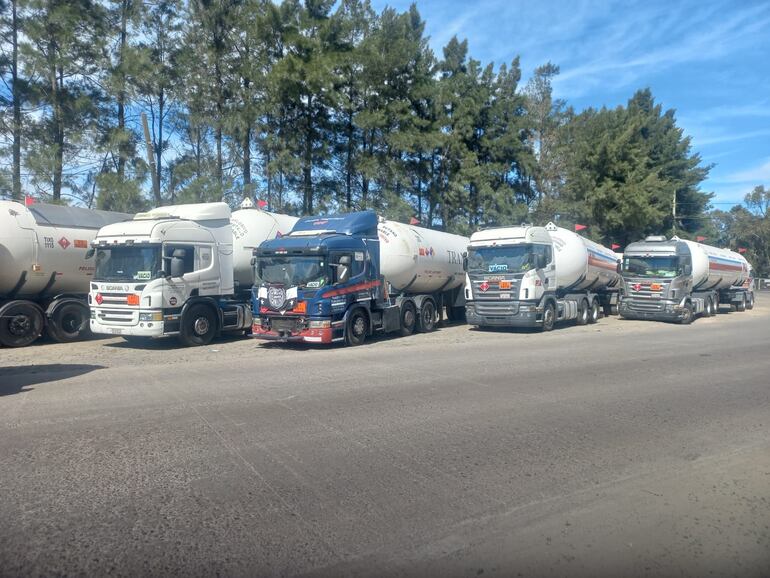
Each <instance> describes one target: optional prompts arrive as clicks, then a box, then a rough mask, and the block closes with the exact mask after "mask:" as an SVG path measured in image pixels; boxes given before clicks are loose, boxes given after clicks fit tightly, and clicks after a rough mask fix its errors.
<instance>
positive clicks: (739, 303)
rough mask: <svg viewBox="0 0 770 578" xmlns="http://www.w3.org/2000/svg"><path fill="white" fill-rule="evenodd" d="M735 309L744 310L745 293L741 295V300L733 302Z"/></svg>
mask: <svg viewBox="0 0 770 578" xmlns="http://www.w3.org/2000/svg"><path fill="white" fill-rule="evenodd" d="M735 310H736V311H746V295H745V294H742V295H741V300H740V301H738V303H736V304H735Z"/></svg>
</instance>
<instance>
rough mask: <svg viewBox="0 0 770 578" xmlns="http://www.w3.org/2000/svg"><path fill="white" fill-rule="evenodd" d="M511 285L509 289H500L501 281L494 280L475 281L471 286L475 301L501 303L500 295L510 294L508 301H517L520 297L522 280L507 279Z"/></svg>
mask: <svg viewBox="0 0 770 578" xmlns="http://www.w3.org/2000/svg"><path fill="white" fill-rule="evenodd" d="M505 281H506V282H508V283H510V284H511V286H510V288H509V289H500V280H497V279H493V280H489V279H473V280H472V281H471V286H472V290H473V300H474V301H477V302H478V301H500V299H501V297H500V294H501V293H503V294H509V295H510V297H506V299H516V298H518V296H519V283H520V282H521V279H510V280H509V279H506V280H505Z"/></svg>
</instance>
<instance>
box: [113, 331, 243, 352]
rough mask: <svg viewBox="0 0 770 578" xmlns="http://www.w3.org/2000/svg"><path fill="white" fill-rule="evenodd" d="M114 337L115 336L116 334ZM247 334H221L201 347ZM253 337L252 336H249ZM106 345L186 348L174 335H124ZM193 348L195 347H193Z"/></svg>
mask: <svg viewBox="0 0 770 578" xmlns="http://www.w3.org/2000/svg"><path fill="white" fill-rule="evenodd" d="M112 337H115V336H114V335H113V336H112ZM246 337H247V336H244V335H243V334H242V333H241V334H238V335H231V334H227V335H220V336H218V337H216V338H215V339H214V340H213V341H212V342H211V343H209V344H208V345H201V346H200V347H216V346H217V345H220V344H223V343H234V342H236V341H243V340H244V339H246ZM248 337H249V338H251V336H248ZM104 347H113V348H115V349H141V350H145V351H170V350H174V349H185V346H184V345H182V344H181V343H180V342H179V340H178V339H177V338H176V337H174V336H168V337H126V336H124V337H123V341H116V342H114V343H105V344H104ZM191 349H195V348H194V347H192V348H191Z"/></svg>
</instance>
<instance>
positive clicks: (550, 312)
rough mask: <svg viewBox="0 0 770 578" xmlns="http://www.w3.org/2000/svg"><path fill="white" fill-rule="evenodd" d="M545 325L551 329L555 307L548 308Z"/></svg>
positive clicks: (544, 315)
mask: <svg viewBox="0 0 770 578" xmlns="http://www.w3.org/2000/svg"><path fill="white" fill-rule="evenodd" d="M543 325H545V326H546V327H550V326H551V325H553V307H550V306H549V307H546V308H545V313H543Z"/></svg>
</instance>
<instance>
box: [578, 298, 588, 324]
mask: <svg viewBox="0 0 770 578" xmlns="http://www.w3.org/2000/svg"><path fill="white" fill-rule="evenodd" d="M587 323H588V301H586V300H585V299H583V300H582V301H581V302H580V305H578V314H577V324H578V325H586V324H587Z"/></svg>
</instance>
